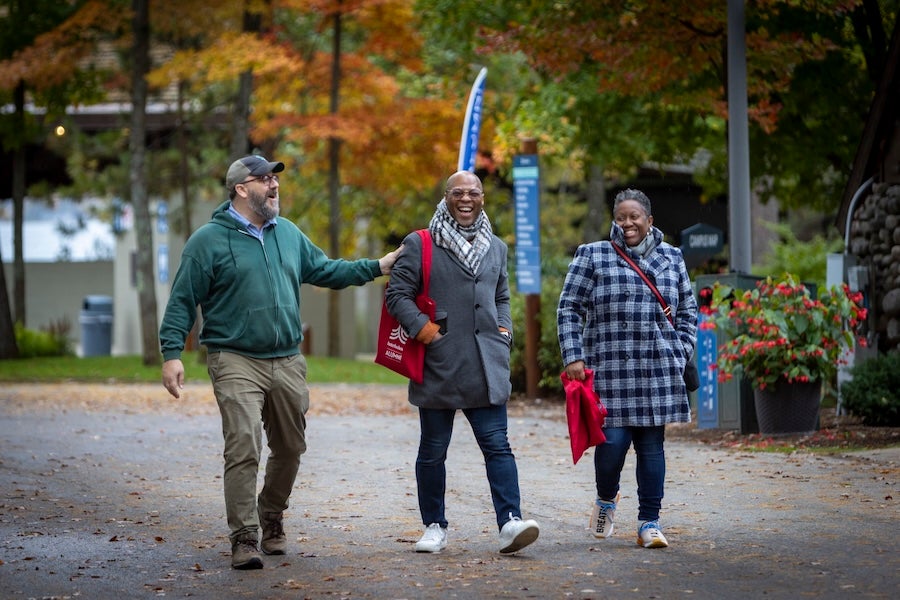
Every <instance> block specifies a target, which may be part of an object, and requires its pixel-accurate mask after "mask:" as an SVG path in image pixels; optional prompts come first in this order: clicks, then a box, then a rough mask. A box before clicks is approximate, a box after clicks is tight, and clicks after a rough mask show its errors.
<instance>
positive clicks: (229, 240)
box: [159, 201, 381, 360]
mask: <svg viewBox="0 0 900 600" xmlns="http://www.w3.org/2000/svg"><path fill="white" fill-rule="evenodd" d="M229 204H230V203H229V202H227V201H226V202H224V203H223V204H221V205H220V206H219V207H218V208H216V210H215V211H213V215H212V218H211V219H210V221H209V222H208V223H206V224H205V225H203V226H202V227H200V228H199V229H198V230H197V231H195V232H194V233H193V235H191V237H190V239H189V240H188V242H187V244H186V245H185V247H184V252H183V253H182V255H181V265H180V266H179V267H178V272H177V273H176V274H175V279H174V280H173V282H172V292H171V295H170V297H169V302H168V304H167V305H166V312H165V315H164V316H163V320H162V325H161V326H160V329H159V340H160V349H161V350H162V355H163V359H164V360H171V359H174V358H180V357H181V352H182V350H184V341H185V339H186V338H187V336H188V333H189V332H190V330H191V328H192V327H193V326H194V321H195V319H196V311H197V309H196V307H197V306H198V305H199V306H200V308H201V310H202V311H203V328H202V330H201V331H200V343H201V344H204V345H205V346H206V347H207V350H208V351H209V352H219V351H226V352H234V353H237V354H242V355H245V356H251V357H254V358H275V357H281V356H291V355H294V354H297V353H298V352H299V345H300V341H301V340H302V339H303V333H302V326H301V321H300V284H301V283H310V284H313V285H316V286H321V287H327V288H332V289H342V288H345V287H347V286H350V285H362V284H364V283H367V282H369V281H372V280H373V279H375V278H376V277H378V276H379V275H381V269H380V267H379V266H378V261H377V260H373V259H359V260H354V261H347V260H343V259H330V258H328V256H326V255H325V253H324V252H323V251H322V250H321V249H320V248H318V247H317V246H316V245H315V244H313V243H312V242H311V241H310V240H309V238H308V237H306V235H305V234H304V233H303V232H302V231H300V229H299V228H298V227H297V226H296V225H295V224H294V223H292V222H291V221H289V220H287V219H284V218H282V217H279V218H278V225H277V226H269V227H266V229H265V230H264V233H263V241H262V242H260V240H259V239H258V238H256V237H254V236H253V235H251V234H250V233H249V232H247V230H246V229H245V228H244V227H243V226H242V225H241V224H240V223H238V222H237V221H236V220H235V219H234V218H233V217H232V216H231V215H229V214H228V206H229Z"/></svg>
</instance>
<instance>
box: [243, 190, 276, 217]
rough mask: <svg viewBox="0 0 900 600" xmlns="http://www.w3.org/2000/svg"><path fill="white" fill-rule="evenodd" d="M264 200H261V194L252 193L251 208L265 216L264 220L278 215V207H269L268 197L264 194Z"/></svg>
mask: <svg viewBox="0 0 900 600" xmlns="http://www.w3.org/2000/svg"><path fill="white" fill-rule="evenodd" d="M261 198H262V201H260V196H258V195H257V194H251V196H250V209H251V210H252V211H253V212H255V213H256V214H258V215H259V216H260V217H262V218H263V220H264V221H270V220H272V219H274V218H275V217H277V216H278V209H277V208H269V205H268V204H267V200H268V197H267V196H266V195H263V196H262V197H261Z"/></svg>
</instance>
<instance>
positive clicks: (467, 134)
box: [456, 67, 487, 172]
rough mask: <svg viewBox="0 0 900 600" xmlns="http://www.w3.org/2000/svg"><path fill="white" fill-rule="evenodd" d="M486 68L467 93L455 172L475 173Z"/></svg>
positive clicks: (483, 68)
mask: <svg viewBox="0 0 900 600" xmlns="http://www.w3.org/2000/svg"><path fill="white" fill-rule="evenodd" d="M485 77H487V68H485V67H482V69H481V71H480V72H479V73H478V77H476V78H475V83H473V84H472V91H471V92H469V102H468V105H467V106H466V118H465V120H464V121H463V128H462V139H460V141H459V164H458V165H457V169H456V170H457V171H472V172H474V171H475V156H476V155H477V154H478V136H479V134H480V133H481V105H482V104H483V102H484V78H485Z"/></svg>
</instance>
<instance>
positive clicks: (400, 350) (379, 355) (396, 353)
mask: <svg viewBox="0 0 900 600" xmlns="http://www.w3.org/2000/svg"><path fill="white" fill-rule="evenodd" d="M416 233H418V234H419V237H420V238H422V290H421V291H420V292H419V295H418V296H416V305H417V306H418V307H419V310H421V311H422V312H423V313H425V314H426V315H428V318H429V319H431V320H432V321H434V309H435V304H434V300H432V299H431V298H430V297H429V296H428V282H429V280H430V279H431V234H429V233H428V230H427V229H420V230H418V231H416ZM386 290H387V286H385V291H386ZM375 362H376V363H377V364H379V365H381V366H383V367H387V368H388V369H390V370H391V371H395V372H397V373H399V374H401V375H403V376H404V377H407V378H409V379H411V380H412V381H415V382H416V383H422V377H423V374H424V370H425V344H423V343H421V342H419V341H417V340H416V339H415V338H411V337H409V335H408V334H407V333H406V330H405V329H403V326H402V325H400V323H399V322H398V321H397V319H395V318H394V317H393V316H391V313H389V312H388V309H387V304H385V302H384V301H383V300H382V302H381V321H379V323H378V346H377V348H376V352H375Z"/></svg>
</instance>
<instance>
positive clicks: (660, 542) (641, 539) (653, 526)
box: [637, 521, 669, 548]
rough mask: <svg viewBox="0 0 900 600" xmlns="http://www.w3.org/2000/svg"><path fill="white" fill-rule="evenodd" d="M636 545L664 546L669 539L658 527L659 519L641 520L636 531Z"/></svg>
mask: <svg viewBox="0 0 900 600" xmlns="http://www.w3.org/2000/svg"><path fill="white" fill-rule="evenodd" d="M637 543H638V546H643V547H644V548H666V547H668V545H669V541H668V540H666V536H664V535H663V532H662V530H661V529H660V528H659V521H641V525H640V527H638V532H637Z"/></svg>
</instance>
